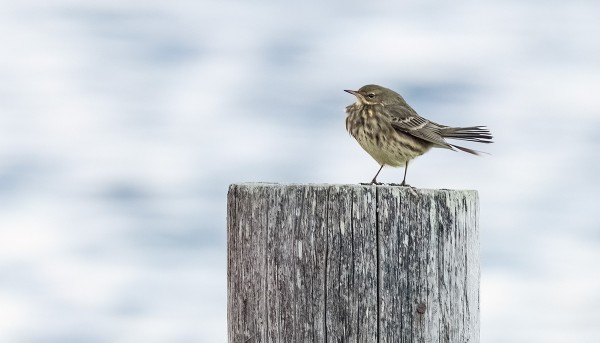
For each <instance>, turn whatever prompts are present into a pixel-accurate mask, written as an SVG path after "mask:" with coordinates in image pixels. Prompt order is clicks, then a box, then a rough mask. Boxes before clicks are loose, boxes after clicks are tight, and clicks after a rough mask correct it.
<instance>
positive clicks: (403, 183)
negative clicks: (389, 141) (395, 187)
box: [400, 161, 410, 187]
mask: <svg viewBox="0 0 600 343" xmlns="http://www.w3.org/2000/svg"><path fill="white" fill-rule="evenodd" d="M407 171H408V161H406V164H405V165H404V178H403V179H402V183H401V184H400V186H408V185H407V184H406V172H407ZM409 187H410V186H409Z"/></svg>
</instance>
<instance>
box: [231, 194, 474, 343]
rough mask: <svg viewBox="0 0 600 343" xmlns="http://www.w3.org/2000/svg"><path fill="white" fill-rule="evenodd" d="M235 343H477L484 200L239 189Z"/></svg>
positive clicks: (234, 225) (234, 223)
mask: <svg viewBox="0 0 600 343" xmlns="http://www.w3.org/2000/svg"><path fill="white" fill-rule="evenodd" d="M227 202H228V203H227V245H228V247H227V259H228V264H227V268H228V270H227V287H228V305H227V306H228V309H227V317H228V318H227V319H228V331H229V342H231V343H246V342H282V343H288V342H302V343H303V342H390V343H396V342H411V343H412V342H457V343H464V342H469V343H478V342H479V233H478V206H479V205H478V197H477V192H476V191H454V190H421V189H412V188H405V187H393V186H359V185H280V184H266V183H265V184H263V183H253V184H235V185H231V186H230V188H229V193H228V199H227Z"/></svg>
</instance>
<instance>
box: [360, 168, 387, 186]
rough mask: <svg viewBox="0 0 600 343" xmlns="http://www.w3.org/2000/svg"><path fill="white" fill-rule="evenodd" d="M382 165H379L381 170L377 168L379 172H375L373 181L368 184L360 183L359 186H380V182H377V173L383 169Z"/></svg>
mask: <svg viewBox="0 0 600 343" xmlns="http://www.w3.org/2000/svg"><path fill="white" fill-rule="evenodd" d="M383 166H384V165H383V164H382V165H381V168H379V170H378V171H377V174H375V176H373V180H371V182H369V183H363V182H361V183H360V184H361V185H381V184H382V183H381V182H377V175H379V173H380V172H381V169H383Z"/></svg>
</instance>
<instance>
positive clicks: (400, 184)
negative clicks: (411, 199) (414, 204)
mask: <svg viewBox="0 0 600 343" xmlns="http://www.w3.org/2000/svg"><path fill="white" fill-rule="evenodd" d="M389 185H390V186H396V187H409V188H415V187H413V186H411V185H409V184H408V183H406V182H402V183H390V184H389Z"/></svg>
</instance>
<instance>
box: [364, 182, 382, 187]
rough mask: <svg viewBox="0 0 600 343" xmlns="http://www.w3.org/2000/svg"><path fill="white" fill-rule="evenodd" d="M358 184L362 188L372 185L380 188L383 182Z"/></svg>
mask: <svg viewBox="0 0 600 343" xmlns="http://www.w3.org/2000/svg"><path fill="white" fill-rule="evenodd" d="M360 184H361V185H363V186H373V185H376V186H381V185H383V182H373V181H371V182H361V183H360Z"/></svg>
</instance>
